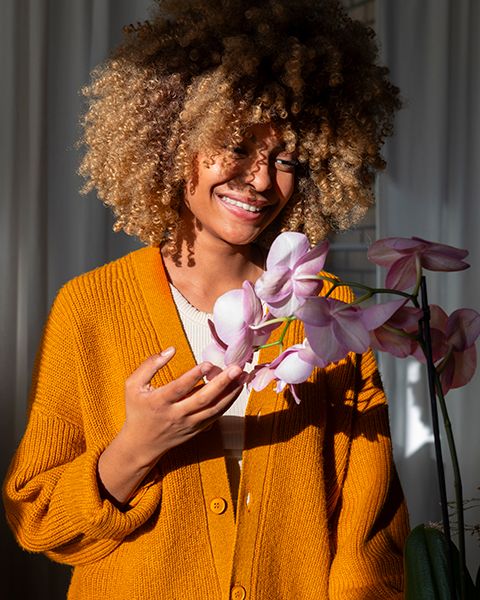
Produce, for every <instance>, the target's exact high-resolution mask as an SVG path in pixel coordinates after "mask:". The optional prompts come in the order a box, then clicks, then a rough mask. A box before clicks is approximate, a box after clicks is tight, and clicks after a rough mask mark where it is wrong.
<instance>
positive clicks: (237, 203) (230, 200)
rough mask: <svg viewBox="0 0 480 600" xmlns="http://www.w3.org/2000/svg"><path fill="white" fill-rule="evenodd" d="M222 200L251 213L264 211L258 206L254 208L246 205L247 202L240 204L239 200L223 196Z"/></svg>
mask: <svg viewBox="0 0 480 600" xmlns="http://www.w3.org/2000/svg"><path fill="white" fill-rule="evenodd" d="M222 200H223V201H224V202H226V203H227V204H232V205H233V206H238V207H239V208H243V210H248V211H249V212H254V213H258V212H260V211H261V210H262V209H261V208H259V207H258V206H252V205H251V204H246V203H245V202H239V201H238V200H234V199H233V198H229V197H228V196H222Z"/></svg>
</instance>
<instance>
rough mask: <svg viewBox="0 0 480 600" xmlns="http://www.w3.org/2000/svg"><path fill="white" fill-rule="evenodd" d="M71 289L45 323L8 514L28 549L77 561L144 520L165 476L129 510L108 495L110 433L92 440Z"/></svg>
mask: <svg viewBox="0 0 480 600" xmlns="http://www.w3.org/2000/svg"><path fill="white" fill-rule="evenodd" d="M65 296H66V294H65V293H64V290H62V291H61V292H60V293H59V295H58V296H57V299H56V301H55V302H54V305H53V307H52V310H51V312H50V316H49V318H48V320H47V324H46V326H45V329H44V334H43V338H42V342H41V345H40V349H39V352H38V354H37V360H36V365H35V369H34V374H33V383H32V390H31V398H30V414H29V418H28V424H27V428H26V432H25V435H24V437H23V439H22V441H21V443H20V446H19V448H18V450H17V452H16V454H15V456H14V458H13V461H12V463H11V465H10V469H9V472H8V475H7V478H6V480H5V484H4V489H3V495H4V503H5V508H6V514H7V520H8V522H9V524H10V526H11V528H12V530H13V533H14V535H15V537H16V539H17V541H18V543H19V544H20V545H21V546H22V547H23V548H25V549H27V550H30V551H32V552H45V553H46V554H47V555H49V556H50V558H52V559H54V560H57V561H58V562H63V563H67V564H71V565H77V564H85V563H89V562H93V561H96V560H98V559H100V558H103V557H104V556H106V555H107V554H109V553H110V552H111V551H112V550H114V549H115V548H116V547H117V546H118V545H119V544H120V543H121V541H122V540H123V539H124V538H125V537H126V536H128V535H129V534H130V533H132V532H133V531H135V530H136V529H137V528H138V527H140V526H141V525H143V524H144V523H145V522H146V521H147V520H148V519H149V517H150V516H151V515H152V513H153V512H154V510H155V509H156V508H157V506H158V504H159V501H160V495H161V482H160V481H159V480H158V478H157V475H156V473H157V472H156V470H154V471H152V473H151V475H150V476H149V477H148V478H147V480H145V482H144V485H143V486H142V487H141V488H139V490H138V491H137V493H136V494H135V496H134V497H133V498H132V500H131V501H130V504H129V506H128V507H127V509H126V510H119V509H118V508H117V507H115V506H114V505H113V504H112V503H111V502H110V501H109V500H108V499H105V498H103V497H102V495H101V493H100V490H99V486H98V481H97V461H98V458H99V456H100V454H101V453H102V452H103V450H104V448H105V447H106V446H107V445H108V443H109V440H105V439H102V436H101V435H99V436H96V437H95V436H92V435H90V436H89V440H88V441H87V439H86V438H87V436H86V435H85V430H84V420H85V415H84V414H83V412H82V397H81V396H82V393H81V389H80V388H81V386H80V377H79V371H80V365H81V364H82V354H81V352H80V350H79V344H78V343H77V342H76V339H75V334H74V331H75V327H74V326H73V324H72V318H71V314H70V302H69V300H67V299H66V298H65ZM95 439H96V440H97V441H92V440H95Z"/></svg>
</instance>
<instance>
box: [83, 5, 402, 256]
mask: <svg viewBox="0 0 480 600" xmlns="http://www.w3.org/2000/svg"><path fill="white" fill-rule="evenodd" d="M376 58H377V47H376V45H375V42H374V34H373V32H372V30H371V29H369V28H367V27H365V26H364V25H363V24H361V23H360V22H357V21H353V20H351V19H350V18H349V17H348V16H347V14H346V13H345V11H344V9H343V8H342V7H341V6H340V5H339V3H338V2H337V1H336V0H315V1H313V0H295V2H292V1H291V0H289V1H288V2H287V1H285V0H266V1H264V2H262V3H258V1H257V0H221V1H220V2H219V1H218V0H158V1H157V2H156V6H154V7H153V10H152V17H151V20H149V21H148V22H146V23H143V24H139V25H137V26H130V27H128V28H126V30H125V39H124V42H123V43H122V45H121V46H120V47H119V48H118V49H117V50H116V51H115V53H114V54H113V55H112V56H111V58H110V59H109V60H108V61H107V62H106V63H105V64H103V65H101V66H99V67H98V68H97V69H95V70H94V71H93V74H92V81H91V83H90V85H89V86H88V87H86V88H85V89H84V90H83V93H84V95H85V96H86V97H87V98H88V110H87V112H86V114H85V116H84V119H83V127H84V130H83V131H84V133H83V137H82V142H83V144H84V145H85V147H86V153H85V156H84V158H83V161H82V163H81V166H80V169H79V172H80V174H81V175H83V176H84V177H85V178H86V183H85V185H84V187H83V191H84V192H88V191H90V190H92V189H93V188H96V189H97V193H98V196H99V197H100V198H101V199H102V200H103V201H104V202H105V204H107V205H108V206H111V207H112V208H113V211H114V213H115V215H116V223H115V226H114V229H115V230H117V231H118V230H121V229H123V230H124V231H125V232H126V233H128V234H131V235H136V236H138V237H139V238H140V239H141V240H142V241H143V242H145V243H147V244H150V245H159V244H161V243H163V242H164V241H165V240H166V239H168V240H170V241H169V244H170V245H171V249H172V251H173V249H174V247H176V246H175V245H176V244H178V241H179V240H178V236H179V227H178V224H179V222H180V220H179V212H178V211H179V206H180V203H181V201H182V198H183V195H184V189H185V182H186V181H187V180H188V179H189V177H191V176H192V168H193V166H192V165H193V157H194V156H195V155H197V154H198V153H199V152H203V153H205V152H210V153H211V154H214V153H215V152H216V151H217V150H219V149H221V148H222V147H225V144H226V143H227V145H231V146H233V145H235V144H237V143H238V142H239V141H240V140H241V139H242V136H243V135H244V133H245V131H246V129H247V128H248V127H250V126H252V125H254V124H257V123H266V122H270V123H272V124H274V126H275V128H276V130H278V131H280V132H281V135H282V136H283V139H284V142H285V144H286V149H287V150H288V151H295V152H296V153H297V157H298V161H299V165H300V166H299V168H298V176H297V182H296V190H295V193H294V195H293V197H292V199H291V200H290V202H289V203H288V205H287V206H286V208H285V209H284V211H283V213H282V214H281V217H280V218H278V219H277V220H276V221H275V222H274V223H273V224H272V225H271V226H270V227H269V229H268V230H267V232H264V234H263V238H264V240H263V241H267V240H269V239H271V236H272V235H275V234H277V233H278V232H279V231H282V230H296V231H303V232H304V233H305V234H306V235H307V236H308V237H309V239H310V241H311V242H312V243H316V242H317V241H319V240H320V239H322V238H324V237H325V236H326V235H327V234H328V233H329V232H330V231H331V230H336V229H346V228H348V227H350V226H351V225H353V224H354V223H355V222H356V221H358V220H359V219H360V218H361V217H362V216H363V215H364V213H365V211H366V210H367V208H368V207H369V206H370V205H371V204H372V202H373V192H372V183H373V179H374V174H375V172H376V171H377V170H379V169H382V168H384V166H385V165H384V161H383V159H382V157H381V155H380V148H381V146H382V144H383V141H384V139H385V137H386V136H387V135H389V134H390V133H391V130H392V122H393V116H394V113H395V111H396V109H397V108H399V105H400V103H399V99H398V90H397V88H395V87H394V86H393V85H392V84H391V83H390V82H389V81H388V78H387V74H388V71H387V69H386V68H385V67H382V66H379V65H377V64H376Z"/></svg>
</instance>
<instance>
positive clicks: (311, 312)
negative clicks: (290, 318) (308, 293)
mask: <svg viewBox="0 0 480 600" xmlns="http://www.w3.org/2000/svg"><path fill="white" fill-rule="evenodd" d="M337 305H343V306H346V304H345V303H344V302H340V301H339V300H332V299H331V298H321V297H320V298H307V300H306V301H305V302H304V304H303V305H302V306H300V307H299V308H298V309H296V310H295V316H297V317H298V318H299V319H301V320H302V321H303V322H304V323H308V324H309V325H314V326H316V327H325V326H326V325H328V324H329V323H330V322H331V321H332V318H333V317H332V314H331V312H332V310H333V309H334V308H335V307H336V306H337ZM307 337H308V336H307Z"/></svg>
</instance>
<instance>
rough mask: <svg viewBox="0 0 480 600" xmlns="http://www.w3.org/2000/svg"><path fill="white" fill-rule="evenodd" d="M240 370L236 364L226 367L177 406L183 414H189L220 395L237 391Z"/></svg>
mask: <svg viewBox="0 0 480 600" xmlns="http://www.w3.org/2000/svg"><path fill="white" fill-rule="evenodd" d="M242 372H243V371H242V369H241V368H240V367H239V366H237V365H231V366H229V367H227V368H226V369H225V370H224V371H222V372H221V373H219V374H218V375H216V376H215V377H214V378H213V379H212V380H211V381H209V382H208V383H207V384H206V385H204V386H203V387H202V388H201V389H199V390H198V391H196V392H195V393H194V394H192V395H190V396H188V397H187V398H185V399H184V400H182V402H179V408H180V409H181V410H182V412H183V414H184V415H185V416H187V415H191V414H194V413H197V412H199V411H201V410H202V409H204V408H206V407H208V406H210V405H211V404H212V403H215V401H216V400H217V399H218V398H219V397H220V396H222V397H225V396H226V395H229V394H230V393H232V394H235V393H238V389H241V387H242V383H241V382H240V381H239V379H240V378H241V375H242Z"/></svg>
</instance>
